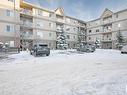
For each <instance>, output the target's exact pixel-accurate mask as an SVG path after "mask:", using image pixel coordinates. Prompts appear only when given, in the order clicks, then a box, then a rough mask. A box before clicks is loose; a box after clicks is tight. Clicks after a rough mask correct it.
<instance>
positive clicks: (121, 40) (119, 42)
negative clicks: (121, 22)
mask: <svg viewBox="0 0 127 95" xmlns="http://www.w3.org/2000/svg"><path fill="white" fill-rule="evenodd" d="M116 37H117V44H116V45H117V48H118V49H121V48H122V46H123V44H124V37H123V35H122V34H121V32H120V31H119V32H118V33H117V36H116Z"/></svg>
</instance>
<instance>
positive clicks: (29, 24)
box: [21, 21, 34, 29]
mask: <svg viewBox="0 0 127 95" xmlns="http://www.w3.org/2000/svg"><path fill="white" fill-rule="evenodd" d="M21 26H22V27H24V28H30V29H31V28H33V27H34V24H33V23H32V22H30V21H21Z"/></svg>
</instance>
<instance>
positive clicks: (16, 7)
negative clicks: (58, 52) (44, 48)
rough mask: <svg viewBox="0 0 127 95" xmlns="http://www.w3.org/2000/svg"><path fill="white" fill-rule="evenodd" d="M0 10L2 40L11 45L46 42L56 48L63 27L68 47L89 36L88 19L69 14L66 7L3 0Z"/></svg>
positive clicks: (0, 36) (17, 0)
mask: <svg viewBox="0 0 127 95" xmlns="http://www.w3.org/2000/svg"><path fill="white" fill-rule="evenodd" d="M0 13H1V14H0V42H3V43H8V44H9V45H10V46H12V47H13V46H18V47H19V46H20V47H22V48H29V47H30V46H31V45H33V44H34V43H44V44H48V46H49V47H50V48H51V49H56V48H58V47H57V45H56V42H57V37H58V34H59V33H58V31H57V29H58V28H60V27H63V28H64V31H65V34H66V35H67V43H68V46H69V48H74V47H76V45H77V43H79V41H80V42H81V41H82V42H83V41H85V38H86V35H85V32H86V25H85V22H84V21H81V20H78V19H75V18H72V17H69V16H66V15H65V13H64V10H63V8H57V9H56V10H49V9H46V8H42V7H40V6H37V5H34V4H31V3H28V2H25V1H23V0H2V1H1V2H0ZM81 34H82V35H81Z"/></svg>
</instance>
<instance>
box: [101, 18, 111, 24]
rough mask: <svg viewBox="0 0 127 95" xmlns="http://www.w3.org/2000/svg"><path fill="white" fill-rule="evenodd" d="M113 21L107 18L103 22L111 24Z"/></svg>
mask: <svg viewBox="0 0 127 95" xmlns="http://www.w3.org/2000/svg"><path fill="white" fill-rule="evenodd" d="M110 23H112V19H107V20H104V21H103V24H110Z"/></svg>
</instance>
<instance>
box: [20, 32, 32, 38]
mask: <svg viewBox="0 0 127 95" xmlns="http://www.w3.org/2000/svg"><path fill="white" fill-rule="evenodd" d="M21 33H22V34H21V38H22V39H34V36H33V34H30V33H29V32H27V33H23V32H21Z"/></svg>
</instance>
